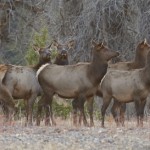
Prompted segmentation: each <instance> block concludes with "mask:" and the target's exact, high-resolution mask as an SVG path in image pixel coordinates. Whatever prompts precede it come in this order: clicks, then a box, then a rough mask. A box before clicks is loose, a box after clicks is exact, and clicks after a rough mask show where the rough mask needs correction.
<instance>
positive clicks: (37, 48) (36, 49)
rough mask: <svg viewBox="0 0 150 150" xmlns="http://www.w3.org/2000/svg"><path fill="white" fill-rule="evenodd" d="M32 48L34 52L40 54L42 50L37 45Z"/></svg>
mask: <svg viewBox="0 0 150 150" xmlns="http://www.w3.org/2000/svg"><path fill="white" fill-rule="evenodd" d="M32 48H33V50H34V51H36V52H39V51H40V48H39V47H38V46H37V45H33V46H32Z"/></svg>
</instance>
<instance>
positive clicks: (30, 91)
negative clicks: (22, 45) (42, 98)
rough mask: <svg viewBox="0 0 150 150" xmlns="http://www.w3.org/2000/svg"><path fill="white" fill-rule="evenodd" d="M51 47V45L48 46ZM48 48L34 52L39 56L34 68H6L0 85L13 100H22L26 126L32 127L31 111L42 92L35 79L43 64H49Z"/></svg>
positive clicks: (13, 66)
mask: <svg viewBox="0 0 150 150" xmlns="http://www.w3.org/2000/svg"><path fill="white" fill-rule="evenodd" d="M50 46H51V45H50ZM50 46H48V47H45V48H38V47H36V46H34V47H33V48H34V50H35V51H36V52H38V54H39V62H38V63H37V64H36V65H35V66H15V65H10V64H9V65H4V66H5V67H6V66H7V71H6V72H5V74H4V77H3V80H2V84H3V85H4V86H5V87H6V88H7V90H8V91H9V93H10V94H11V96H12V97H13V98H14V99H24V100H25V104H26V113H27V114H26V125H27V124H28V125H32V109H33V105H34V102H35V99H36V98H37V96H39V95H40V94H41V92H42V90H41V87H40V85H39V83H38V80H37V78H36V72H37V70H38V69H39V68H40V67H41V65H43V64H45V63H51V58H50V56H51V52H50V50H49V48H50Z"/></svg>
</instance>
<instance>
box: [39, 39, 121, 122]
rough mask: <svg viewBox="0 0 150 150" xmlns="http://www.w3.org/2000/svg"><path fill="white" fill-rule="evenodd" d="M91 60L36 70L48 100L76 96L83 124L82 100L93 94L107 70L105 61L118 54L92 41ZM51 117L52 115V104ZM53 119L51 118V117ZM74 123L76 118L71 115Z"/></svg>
mask: <svg viewBox="0 0 150 150" xmlns="http://www.w3.org/2000/svg"><path fill="white" fill-rule="evenodd" d="M93 45H94V48H93V60H92V62H91V63H80V64H76V65H66V66H58V65H48V64H47V65H43V66H42V67H41V68H40V69H39V70H38V72H37V77H38V81H39V83H40V85H41V88H42V89H43V91H44V94H45V95H46V97H47V98H48V101H50V102H52V99H53V95H54V94H58V96H60V97H63V98H76V99H77V100H78V101H79V102H80V106H81V107H80V109H81V110H80V111H81V112H82V114H83V118H84V124H85V125H87V120H86V117H85V114H84V109H83V108H84V101H85V100H86V98H88V97H91V96H93V94H95V92H96V90H97V88H98V85H99V83H100V82H101V79H102V78H103V76H104V75H105V73H106V71H107V66H108V64H107V61H108V60H110V59H111V58H113V57H116V56H118V55H119V53H118V52H114V51H112V50H110V49H108V48H106V47H105V46H104V45H103V44H102V43H99V44H97V43H95V42H94V41H93ZM50 109H51V117H52V106H51V107H50ZM52 120H53V119H52ZM73 120H74V124H75V125H76V118H75V117H73Z"/></svg>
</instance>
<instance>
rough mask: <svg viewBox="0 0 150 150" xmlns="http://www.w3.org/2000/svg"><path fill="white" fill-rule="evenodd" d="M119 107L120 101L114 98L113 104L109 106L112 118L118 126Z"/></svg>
mask: <svg viewBox="0 0 150 150" xmlns="http://www.w3.org/2000/svg"><path fill="white" fill-rule="evenodd" d="M119 107H120V103H119V102H118V101H117V100H115V99H114V103H113V106H112V108H111V113H112V115H113V118H114V120H115V122H116V124H117V126H119V119H118V109H119Z"/></svg>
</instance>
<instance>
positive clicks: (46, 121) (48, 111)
mask: <svg viewBox="0 0 150 150" xmlns="http://www.w3.org/2000/svg"><path fill="white" fill-rule="evenodd" d="M45 113H46V114H45V125H46V126H50V125H51V123H50V106H49V104H47V105H46V106H45Z"/></svg>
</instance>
